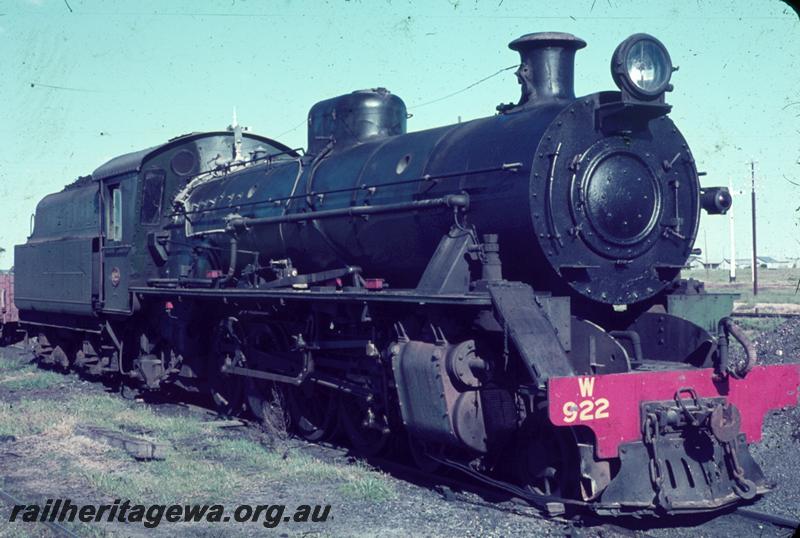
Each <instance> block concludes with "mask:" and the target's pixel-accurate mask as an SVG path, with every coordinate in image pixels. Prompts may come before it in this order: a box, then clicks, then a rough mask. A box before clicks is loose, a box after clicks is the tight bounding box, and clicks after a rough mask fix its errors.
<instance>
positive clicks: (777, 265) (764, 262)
mask: <svg viewBox="0 0 800 538" xmlns="http://www.w3.org/2000/svg"><path fill="white" fill-rule="evenodd" d="M756 260H757V261H758V266H759V267H761V268H762V269H790V268H791V267H792V262H791V261H789V260H779V259H777V258H772V257H770V256H759V257H758V258H756Z"/></svg>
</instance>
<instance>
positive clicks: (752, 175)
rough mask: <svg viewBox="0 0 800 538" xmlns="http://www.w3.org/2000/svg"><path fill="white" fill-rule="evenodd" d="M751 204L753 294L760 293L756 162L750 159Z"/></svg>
mask: <svg viewBox="0 0 800 538" xmlns="http://www.w3.org/2000/svg"><path fill="white" fill-rule="evenodd" d="M750 205H751V213H752V217H753V260H752V264H753V295H754V296H755V295H758V263H757V259H756V163H755V161H753V160H752V159H751V160H750Z"/></svg>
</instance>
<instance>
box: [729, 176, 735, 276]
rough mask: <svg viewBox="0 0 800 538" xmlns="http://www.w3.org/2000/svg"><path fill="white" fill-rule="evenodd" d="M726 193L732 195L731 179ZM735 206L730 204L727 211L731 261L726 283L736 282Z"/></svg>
mask: <svg viewBox="0 0 800 538" xmlns="http://www.w3.org/2000/svg"><path fill="white" fill-rule="evenodd" d="M728 192H730V193H731V195H733V179H731V178H728ZM735 205H736V204H731V208H730V209H728V228H730V236H731V259H730V262H731V263H730V274H729V275H728V282H736V237H735V233H734V227H733V207H734V206H735Z"/></svg>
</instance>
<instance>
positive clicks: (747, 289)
mask: <svg viewBox="0 0 800 538" xmlns="http://www.w3.org/2000/svg"><path fill="white" fill-rule="evenodd" d="M681 276H682V277H683V278H694V279H697V280H701V281H703V282H705V283H706V289H707V290H708V291H714V292H726V293H738V294H739V295H740V297H739V298H738V299H737V301H741V302H743V303H746V304H748V305H754V304H756V303H787V304H800V293H795V290H796V289H797V283H798V281H800V268H798V269H759V271H758V287H759V291H758V295H753V283H752V281H751V275H750V269H741V270H738V271H737V272H736V282H728V271H724V270H719V269H715V270H709V271H706V270H703V269H699V270H693V271H683V272H682V274H681Z"/></svg>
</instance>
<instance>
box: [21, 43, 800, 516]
mask: <svg viewBox="0 0 800 538" xmlns="http://www.w3.org/2000/svg"><path fill="white" fill-rule="evenodd" d="M585 45H586V43H585V42H584V41H582V40H580V39H578V38H576V37H574V36H572V35H570V34H564V33H536V34H528V35H525V36H522V37H520V38H519V39H516V40H515V41H513V42H511V44H510V45H509V46H510V48H511V49H513V50H515V51H518V52H519V54H520V56H521V63H520V67H519V69H518V70H517V72H516V74H517V77H518V80H519V83H520V84H521V87H522V95H521V98H520V100H519V102H517V103H516V104H507V105H500V106H498V113H497V114H496V115H493V116H491V117H486V118H481V119H477V120H473V121H468V122H465V123H459V124H456V125H448V126H444V127H440V128H435V129H429V130H425V131H420V132H414V133H406V118H407V113H406V109H405V105H404V103H403V101H402V100H401V99H400V98H399V97H397V96H396V95H393V94H391V93H389V92H388V91H386V90H385V89H382V88H378V89H373V90H365V91H356V92H353V93H350V94H347V95H343V96H340V97H336V98H333V99H328V100H326V101H322V102H320V103H317V104H316V105H314V106H313V107H312V108H311V111H310V113H309V116H308V148H307V150H306V151H305V152H302V151H300V150H294V149H291V148H289V147H287V146H285V145H283V144H281V143H279V142H277V141H275V140H271V139H269V138H265V137H262V136H257V135H254V134H251V133H249V132H246V131H244V130H243V129H242V128H240V127H239V126H236V125H234V126H232V128H230V129H229V130H227V131H221V132H210V133H199V134H191V135H185V136H180V137H177V138H174V139H172V140H170V141H169V142H167V143H165V144H163V145H161V146H157V147H154V148H149V149H146V150H143V151H139V152H136V153H131V154H128V155H123V156H121V157H117V158H115V159H112V160H111V161H109V162H107V163H106V164H104V165H103V166H101V167H100V168H98V169H97V170H95V171H94V172H93V173H92V174H91V175H90V176H86V177H82V178H79V179H78V180H77V181H75V182H74V183H72V184H70V185H68V186H66V187H65V188H64V190H62V191H61V192H58V193H55V194H51V195H49V196H47V197H46V198H44V199H43V200H42V201H41V202H40V203H39V205H38V207H37V211H36V215H35V227H34V229H33V231H32V234H31V236H30V237H29V238H28V241H27V242H26V243H25V244H24V245H18V246H17V247H16V251H15V261H16V278H17V280H16V294H17V295H16V302H17V306H18V307H19V311H20V319H21V323H22V324H23V325H24V327H26V328H27V330H28V331H29V334H31V335H35V336H37V339H36V348H35V349H36V353H37V355H38V356H39V358H40V360H41V361H42V362H45V363H51V364H60V365H61V366H63V367H65V368H69V367H72V368H76V369H82V370H84V371H86V372H88V373H89V374H92V375H97V376H101V375H102V376H112V377H114V378H116V379H118V380H119V381H120V383H121V386H122V387H123V389H124V390H131V389H132V388H138V389H139V390H151V391H154V390H159V389H161V388H163V387H165V386H168V385H176V386H179V387H181V388H183V389H186V390H193V391H205V390H207V391H210V393H211V395H212V396H213V398H214V401H215V402H216V404H217V405H218V406H219V408H220V409H221V410H222V411H224V412H225V413H228V414H237V413H241V412H244V411H245V410H246V409H247V410H249V411H250V412H251V413H253V414H254V415H255V416H256V417H259V418H261V419H265V420H266V419H268V418H269V416H270V413H271V412H272V410H273V406H274V405H275V403H276V400H284V403H285V404H286V408H287V409H288V413H289V415H290V417H291V421H292V423H293V425H294V427H295V429H296V431H297V432H298V433H299V434H300V435H302V436H303V437H305V438H307V439H310V440H320V439H323V438H325V437H326V436H330V435H332V434H333V433H334V432H335V431H336V430H337V429H340V430H342V431H343V432H344V433H345V434H346V436H347V438H348V439H349V442H350V444H351V445H352V447H353V449H354V450H355V451H357V452H359V453H361V454H366V455H371V454H377V453H379V452H381V451H383V450H386V449H387V447H389V446H391V445H393V444H394V443H393V441H395V440H397V439H398V438H403V439H407V440H408V447H409V448H410V452H411V455H412V456H413V458H414V459H415V461H416V462H417V463H418V464H419V465H420V466H421V467H422V468H424V469H427V470H430V471H433V470H434V469H436V468H437V467H439V466H450V467H454V468H458V469H461V470H462V471H465V472H468V473H470V474H473V475H474V476H480V477H484V479H487V478H486V477H489V478H488V479H491V480H492V481H493V483H495V484H497V483H502V484H505V485H509V484H514V486H513V487H516V488H518V489H517V490H516V491H522V492H524V494H525V495H527V496H528V498H530V499H532V500H534V501H535V502H537V503H539V504H540V505H542V506H546V507H548V508H550V509H551V510H552V511H557V510H559V509H560V508H559V507H564V506H572V507H586V508H589V509H591V510H594V511H596V512H597V513H601V514H629V513H657V514H663V513H678V512H694V511H704V510H713V509H718V508H720V507H724V506H728V505H731V504H734V503H737V502H739V501H741V500H747V499H751V498H753V497H754V496H755V495H757V494H761V493H763V492H765V491H766V490H767V489H768V485H767V484H766V481H765V479H764V476H763V474H762V472H761V470H760V469H759V467H758V465H757V464H756V463H755V461H754V460H753V459H752V458H751V456H750V454H749V451H748V445H749V443H752V442H755V441H758V440H759V438H760V435H761V426H762V421H763V417H764V414H765V413H766V412H767V410H769V409H773V408H779V407H783V406H787V405H797V389H798V385H800V366H799V365H796V364H792V365H782V366H769V367H767V366H759V365H755V361H756V356H755V350H754V348H753V346H752V344H751V343H750V342H748V341H747V339H746V338H745V336H744V335H743V334H742V332H741V331H740V330H739V329H738V328H737V327H736V326H735V325H734V324H733V323H732V322H731V320H730V319H729V318H728V317H727V315H728V314H729V312H730V309H731V306H732V303H731V301H732V299H731V297H730V296H725V295H717V294H710V293H706V292H705V291H704V289H703V287H702V284H700V283H698V282H694V281H684V280H681V279H680V270H681V268H682V267H683V266H684V264H685V262H686V260H687V258H688V256H689V254H690V253H691V251H692V247H693V243H694V240H695V237H696V233H697V227H698V221H699V216H700V211H701V209H704V210H706V211H707V212H708V213H710V214H720V213H724V212H725V211H726V210H727V209H728V207H729V206H730V202H731V198H730V195H729V194H728V192H727V190H726V189H724V188H705V189H704V188H701V187H700V183H699V178H698V175H699V174H698V172H697V170H696V167H695V162H694V159H693V157H692V153H691V151H690V150H689V147H688V145H687V143H686V141H685V139H684V138H683V137H682V136H681V134H680V132H679V131H678V129H677V127H676V126H675V124H674V123H673V122H672V121H671V120H670V119H669V117H668V113H669V111H670V108H671V107H670V105H668V104H666V102H665V98H664V95H665V92H667V91H669V90H671V89H672V86H671V85H670V84H669V82H670V76H671V73H672V71H673V68H672V64H671V60H670V57H669V54H668V53H667V51H666V49H665V48H664V46H663V45H662V44H661V43H660V42H659V41H658V40H657V39H655V38H653V37H652V36H649V35H646V34H636V35H633V36H631V37H630V38H628V39H626V40H625V41H624V42H622V44H621V45H620V46H619V47H618V48H617V50H616V51H615V52H614V55H613V58H612V61H611V70H612V75H613V78H614V81H615V82H616V84H617V86H618V87H619V91H602V92H598V93H593V94H590V95H586V96H583V97H575V95H574V89H573V76H574V69H573V65H574V56H575V53H576V51H577V50H578V49H580V48H582V47H584V46H585ZM737 343H738V344H741V345H742V346H743V348H744V351H745V353H744V355H745V356H746V358H745V360H744V361H743V362H742V361H735V360H733V357H734V354H733V353H730V352H729V349H730V348H731V346H734V345H736V344H737ZM508 487H511V486H508Z"/></svg>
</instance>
